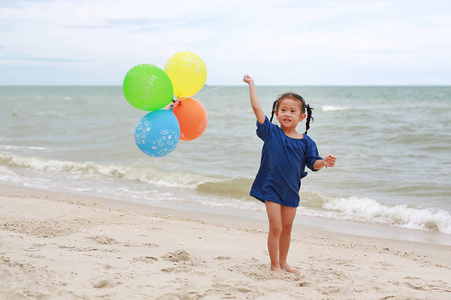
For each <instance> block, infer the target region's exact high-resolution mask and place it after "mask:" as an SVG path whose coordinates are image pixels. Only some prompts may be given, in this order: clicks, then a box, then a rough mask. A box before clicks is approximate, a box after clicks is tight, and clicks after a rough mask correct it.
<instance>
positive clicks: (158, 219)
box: [0, 185, 451, 299]
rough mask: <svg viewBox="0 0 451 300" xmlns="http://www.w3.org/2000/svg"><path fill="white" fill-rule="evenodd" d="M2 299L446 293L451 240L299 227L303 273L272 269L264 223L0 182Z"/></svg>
mask: <svg viewBox="0 0 451 300" xmlns="http://www.w3.org/2000/svg"><path fill="white" fill-rule="evenodd" d="M0 190H1V192H0V212H1V214H0V229H1V230H0V245H1V246H0V265H1V268H0V276H1V277H2V278H3V279H4V280H2V281H1V283H0V295H2V296H4V297H5V298H6V299H23V298H29V299H38V298H45V297H49V298H53V297H62V298H67V299H80V298H82V299H92V298H98V297H105V298H108V299H125V298H129V299H145V298H152V299H154V298H155V299H203V298H205V299H221V298H225V297H226V298H241V299H243V298H248V299H255V298H257V299H273V298H274V297H277V298H281V297H282V298H284V299H296V298H298V299H299V298H307V299H318V298H334V299H375V298H377V299H382V298H384V299H388V298H393V299H406V298H423V299H424V298H432V299H447V298H449V297H450V295H451V279H450V278H451V255H450V254H451V247H449V246H445V245H437V244H426V243H419V242H413V241H402V240H390V239H383V238H375V237H365V236H358V235H349V234H342V233H336V232H327V231H324V230H319V229H316V228H311V227H307V226H304V225H302V224H301V225H299V226H300V228H302V230H299V229H294V230H293V235H292V245H291V249H290V253H289V260H290V262H291V264H292V265H293V266H295V267H297V268H299V269H300V270H301V275H294V274H286V275H284V276H281V277H280V276H276V275H274V274H272V272H271V271H270V269H269V258H268V255H267V251H266V235H267V224H266V222H265V221H263V220H262V221H259V220H253V219H246V218H241V217H233V216H225V215H212V214H209V213H205V212H182V211H174V210H169V209H166V208H157V207H151V206H147V205H144V204H139V203H131V202H130V203H129V202H123V201H117V200H113V199H108V198H101V197H93V196H86V195H81V194H71V193H61V192H53V191H46V190H34V189H30V188H23V187H18V186H9V185H0Z"/></svg>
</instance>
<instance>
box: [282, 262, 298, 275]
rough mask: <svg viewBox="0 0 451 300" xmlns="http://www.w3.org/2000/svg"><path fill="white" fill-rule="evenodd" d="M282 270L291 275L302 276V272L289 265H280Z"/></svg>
mask: <svg viewBox="0 0 451 300" xmlns="http://www.w3.org/2000/svg"><path fill="white" fill-rule="evenodd" d="M280 268H281V269H282V270H285V271H287V272H289V273H293V274H301V271H299V270H298V269H296V268H293V267H292V266H290V265H289V264H284V265H280Z"/></svg>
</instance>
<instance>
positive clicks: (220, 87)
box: [174, 79, 243, 102]
mask: <svg viewBox="0 0 451 300" xmlns="http://www.w3.org/2000/svg"><path fill="white" fill-rule="evenodd" d="M240 82H243V80H242V79H241V80H240V81H237V82H233V83H229V84H226V85H221V86H218V87H215V88H213V89H211V90H208V91H204V92H201V93H197V94H195V95H193V96H191V97H194V96H196V97H197V96H199V95H202V94H206V93H210V92H213V91H215V90H219V89H222V88H225V87H228V86H231V85H234V84H237V83H240ZM191 97H185V98H181V99H176V100H175V101H174V102H176V101H182V100H185V99H188V98H191Z"/></svg>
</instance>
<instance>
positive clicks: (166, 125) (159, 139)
mask: <svg viewBox="0 0 451 300" xmlns="http://www.w3.org/2000/svg"><path fill="white" fill-rule="evenodd" d="M179 139H180V126H179V123H178V121H177V118H176V117H175V115H174V113H173V112H172V111H171V110H157V111H152V112H150V113H148V114H147V115H145V116H144V117H143V118H142V119H141V120H140V121H139V122H138V124H137V125H136V129H135V143H136V145H137V146H138V148H139V149H140V150H141V151H142V152H144V153H145V154H147V155H149V156H153V157H161V156H165V155H167V154H169V153H171V152H172V151H173V150H174V149H175V147H176V146H177V143H178V142H179Z"/></svg>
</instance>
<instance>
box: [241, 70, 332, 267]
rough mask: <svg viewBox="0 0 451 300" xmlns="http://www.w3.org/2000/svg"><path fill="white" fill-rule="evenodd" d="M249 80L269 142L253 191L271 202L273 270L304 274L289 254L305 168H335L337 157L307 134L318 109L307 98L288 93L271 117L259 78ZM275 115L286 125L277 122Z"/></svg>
mask: <svg viewBox="0 0 451 300" xmlns="http://www.w3.org/2000/svg"><path fill="white" fill-rule="evenodd" d="M243 80H244V82H246V83H247V84H249V94H250V98H251V106H252V109H253V110H254V113H255V116H256V117H257V135H258V137H260V138H261V139H262V140H263V141H264V144H263V150H262V157H261V162H260V169H259V170H258V173H257V176H256V178H255V181H254V184H253V185H252V189H251V192H250V195H251V196H253V197H255V198H257V199H258V200H260V201H262V202H263V203H265V206H266V212H267V215H268V220H269V234H268V252H269V258H270V260H271V270H272V271H274V272H275V273H277V274H283V271H284V270H285V271H287V272H291V273H297V274H299V273H300V271H299V270H297V269H295V268H293V267H291V266H290V265H288V264H287V256H288V249H289V247H290V240H291V229H292V226H293V221H294V217H295V215H296V209H297V207H298V206H299V190H300V188H301V179H302V178H303V177H305V176H307V172H305V166H307V167H308V168H309V169H311V170H313V171H318V170H319V169H321V168H323V167H333V166H334V165H335V159H336V158H335V157H334V156H332V155H329V156H327V157H326V158H324V159H322V158H321V157H320V156H319V155H318V150H317V148H316V144H315V142H314V141H313V140H312V139H311V138H310V137H309V136H308V135H307V130H308V129H309V127H310V120H313V118H312V108H310V106H309V105H308V104H307V105H306V104H305V101H304V99H303V98H302V97H301V96H299V95H297V94H293V93H286V94H283V95H282V96H281V97H280V98H279V99H277V100H276V101H275V102H274V104H273V108H272V113H271V120H269V119H268V117H266V116H265V114H264V113H263V111H262V109H261V107H260V102H259V101H258V97H257V91H256V89H255V84H254V80H253V79H252V78H251V77H250V76H248V75H245V76H244V79H243ZM306 111H307V115H306V113H305V112H306ZM274 113H275V114H276V117H277V119H278V121H279V123H280V127H279V126H277V125H275V124H272V123H271V121H272V118H273V116H274ZM306 117H307V121H306V131H305V133H304V134H301V133H298V132H297V131H296V126H297V125H298V123H299V122H302V121H303V120H304V119H305V118H306Z"/></svg>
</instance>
